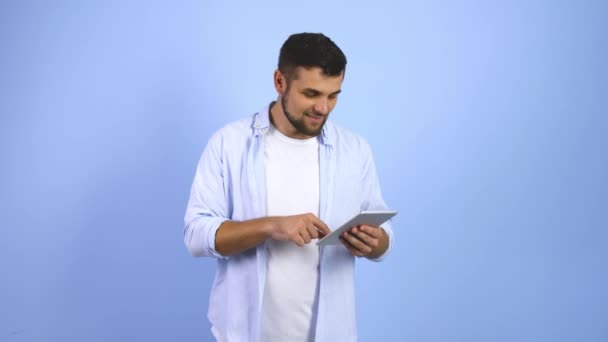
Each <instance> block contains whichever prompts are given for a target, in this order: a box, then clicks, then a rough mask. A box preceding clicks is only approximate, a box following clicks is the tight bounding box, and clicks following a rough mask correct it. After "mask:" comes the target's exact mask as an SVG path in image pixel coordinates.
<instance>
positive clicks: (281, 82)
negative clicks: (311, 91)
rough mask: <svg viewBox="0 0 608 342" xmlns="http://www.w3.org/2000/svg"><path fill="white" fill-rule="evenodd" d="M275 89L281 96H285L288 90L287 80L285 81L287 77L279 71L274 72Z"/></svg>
mask: <svg viewBox="0 0 608 342" xmlns="http://www.w3.org/2000/svg"><path fill="white" fill-rule="evenodd" d="M274 88H275V89H276V90H277V92H278V93H279V95H280V96H283V94H285V89H286V88H287V79H285V76H283V74H282V73H281V72H280V71H279V70H278V69H277V70H275V71H274Z"/></svg>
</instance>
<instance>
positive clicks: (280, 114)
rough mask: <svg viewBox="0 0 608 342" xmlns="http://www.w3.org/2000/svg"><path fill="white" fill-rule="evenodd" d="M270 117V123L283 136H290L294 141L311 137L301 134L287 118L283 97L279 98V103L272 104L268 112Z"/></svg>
mask: <svg viewBox="0 0 608 342" xmlns="http://www.w3.org/2000/svg"><path fill="white" fill-rule="evenodd" d="M268 112H269V116H270V122H271V123H272V124H273V125H274V127H276V129H278V130H279V132H281V133H283V135H285V136H288V137H290V138H293V139H308V138H310V137H309V136H307V135H305V134H302V133H300V132H299V131H298V130H297V129H296V128H295V127H293V125H292V124H291V122H289V120H287V117H286V116H285V112H284V111H283V106H281V97H279V98H278V100H277V101H274V102H273V103H271V104H270V109H269V110H268Z"/></svg>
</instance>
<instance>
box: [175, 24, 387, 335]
mask: <svg viewBox="0 0 608 342" xmlns="http://www.w3.org/2000/svg"><path fill="white" fill-rule="evenodd" d="M345 67H346V57H345V56H344V54H343V53H342V51H341V50H340V48H339V47H338V46H337V45H336V44H335V43H334V42H333V41H331V39H329V38H328V37H326V36H324V35H323V34H311V33H301V34H294V35H292V36H290V37H289V38H288V39H287V41H285V43H284V44H283V46H282V48H281V51H280V56H279V65H278V70H276V71H275V73H274V86H275V88H276V90H277V92H278V99H277V101H276V102H272V103H270V104H269V105H268V106H266V107H265V108H263V109H262V110H260V111H259V112H257V113H256V114H254V115H253V117H249V118H246V119H242V120H240V121H237V122H234V123H231V124H229V125H227V126H225V127H224V128H222V129H220V130H219V131H218V132H216V133H215V134H214V135H213V136H212V137H211V139H210V140H209V142H208V144H207V147H206V148H205V150H204V152H203V154H202V157H201V159H200V162H199V164H198V168H197V171H196V175H195V178H194V182H193V185H192V190H191V194H190V201H189V203H188V208H187V211H186V216H185V230H184V241H185V243H186V246H187V247H188V250H189V251H190V253H191V254H192V255H194V256H212V257H215V258H217V272H216V276H215V280H214V282H213V288H212V291H211V296H210V303H209V314H208V318H209V320H210V322H211V325H212V326H211V330H212V333H213V335H214V336H215V338H216V339H217V340H218V341H263V342H267V341H282V342H283V341H315V340H316V341H354V340H356V339H357V334H356V320H355V303H354V283H353V281H354V279H353V271H354V256H358V257H361V256H364V257H367V258H369V259H371V260H380V259H382V258H383V257H384V255H386V254H387V253H388V250H389V247H390V245H391V241H392V230H391V227H390V224H389V223H386V224H384V225H382V227H373V226H366V225H362V226H359V227H353V228H352V229H351V230H350V231H349V232H346V233H344V234H343V235H342V236H341V241H342V245H336V246H327V247H323V248H321V249H319V247H318V246H317V245H316V241H317V239H318V238H321V237H323V236H325V235H326V234H328V233H329V232H330V228H334V229H335V228H337V227H339V226H340V225H341V224H343V223H344V222H346V221H347V220H348V219H350V218H351V217H352V216H354V215H356V214H357V213H359V212H360V211H362V210H386V209H387V207H386V205H385V203H384V201H383V199H382V195H381V192H380V186H379V182H378V179H377V175H376V169H375V166H374V162H373V159H372V154H371V150H370V147H369V145H368V144H367V143H366V142H365V141H364V140H363V139H362V138H360V137H358V136H357V135H355V134H353V133H351V132H350V131H347V130H346V129H343V128H340V127H338V126H335V125H333V124H332V123H331V122H329V121H327V118H328V116H329V113H330V112H331V111H332V109H333V108H334V106H335V105H336V102H337V99H338V94H339V93H340V90H341V86H342V81H343V80H344V72H345Z"/></svg>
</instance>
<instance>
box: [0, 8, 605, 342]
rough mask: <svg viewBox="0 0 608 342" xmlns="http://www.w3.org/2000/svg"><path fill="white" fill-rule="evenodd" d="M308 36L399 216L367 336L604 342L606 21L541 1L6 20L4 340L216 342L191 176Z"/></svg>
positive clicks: (345, 121) (37, 14)
mask: <svg viewBox="0 0 608 342" xmlns="http://www.w3.org/2000/svg"><path fill="white" fill-rule="evenodd" d="M301 31H313V32H324V33H326V34H327V35H328V36H330V37H331V38H332V39H334V40H335V41H336V42H337V43H338V44H339V45H340V47H341V48H342V49H343V50H344V52H345V53H346V55H347V57H348V60H349V62H348V68H347V75H346V79H345V83H344V85H343V93H342V94H341V95H340V101H339V103H338V106H337V107H336V109H335V110H334V112H333V113H332V118H333V120H334V121H336V122H338V123H340V124H342V125H343V126H346V127H349V128H351V129H353V130H355V131H357V132H358V133H360V134H361V135H363V136H364V137H366V138H367V139H368V141H369V142H370V143H371V145H372V147H373V149H374V152H375V157H376V162H377V167H378V170H379V174H380V177H381V183H382V185H383V191H384V195H385V199H386V201H387V202H388V204H389V205H390V206H391V207H392V208H394V209H396V210H398V211H400V215H399V216H397V217H396V218H395V220H394V226H395V231H396V234H397V240H396V241H395V246H394V252H393V254H392V255H391V256H390V258H388V259H387V260H386V261H385V262H383V263H380V264H376V263H371V262H368V261H365V260H360V261H359V262H358V265H357V274H356V282H357V283H356V286H357V299H358V302H357V303H358V321H359V334H360V339H361V340H362V341H441V342H444V341H608V291H607V290H608V273H607V270H608V265H607V264H608V263H607V261H608V249H607V246H608V244H607V243H608V232H607V228H608V177H607V175H608V153H607V150H606V147H607V146H608V138H607V137H606V134H607V133H606V132H607V129H608V119H607V116H608V102H607V100H606V98H607V95H608V83H607V80H608V67H607V63H606V61H607V60H608V34H607V33H608V5H607V3H606V2H604V1H548V0H547V1H540V0H536V1H534V0H532V1H441V0H436V1H403V2H399V3H398V2H396V1H395V2H389V1H381V0H379V1H374V2H373V4H371V5H370V4H367V5H362V4H357V3H354V2H347V1H342V2H340V1H336V2H328V1H308V2H303V3H302V2H287V1H283V2H274V3H271V2H264V1H255V2H245V1H243V2H233V1H223V2H221V1H215V2H208V3H207V2H203V1H175V2H171V1H166V2H162V1H146V2H143V1H142V2H137V1H129V2H122V1H52V2H51V1H49V2H46V1H39V2H33V1H13V2H11V1H2V3H1V4H0V39H1V40H0V44H1V45H0V49H1V50H0V52H1V53H0V62H1V63H0V75H1V76H0V115H1V116H0V120H1V121H0V186H1V187H0V228H1V230H0V233H1V235H0V267H1V268H0V341H133V340H135V341H144V340H146V341H207V340H210V339H211V335H210V333H209V323H208V322H207V320H206V317H205V315H206V311H207V303H208V294H209V289H210V286H211V280H212V277H213V275H214V269H215V265H214V260H211V259H195V258H191V257H190V256H189V254H188V253H187V251H186V248H185V247H184V245H183V242H182V227H183V222H182V218H183V214H184V210H185V206H186V202H187V199H188V192H189V188H190V183H191V181H192V177H193V174H194V169H195V166H196V163H197V161H198V158H199V156H200V153H201V152H202V149H203V148H204V146H205V144H206V142H207V139H208V138H209V137H210V135H211V134H212V132H214V131H215V130H217V129H218V128H220V127H221V126H223V125H224V124H226V123H228V122H230V121H232V120H235V119H237V118H241V117H243V116H246V115H250V114H252V113H253V112H254V111H256V110H258V109H259V108H260V107H261V106H263V105H265V104H266V103H268V102H269V101H270V100H272V99H274V98H275V97H276V93H275V91H274V89H273V86H272V73H273V71H274V69H275V67H276V61H277V56H278V51H279V48H280V46H281V44H282V42H283V41H284V40H285V39H286V38H287V36H288V35H289V34H291V33H294V32H301ZM335 320H336V322H337V323H338V324H339V320H340V318H339V317H335Z"/></svg>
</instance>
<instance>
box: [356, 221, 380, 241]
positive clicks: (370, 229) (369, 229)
mask: <svg viewBox="0 0 608 342" xmlns="http://www.w3.org/2000/svg"><path fill="white" fill-rule="evenodd" d="M359 229H360V230H362V231H364V232H366V233H367V234H368V235H370V236H371V237H374V238H376V239H379V238H381V237H382V228H380V227H375V226H370V225H366V224H362V225H360V226H359Z"/></svg>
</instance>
